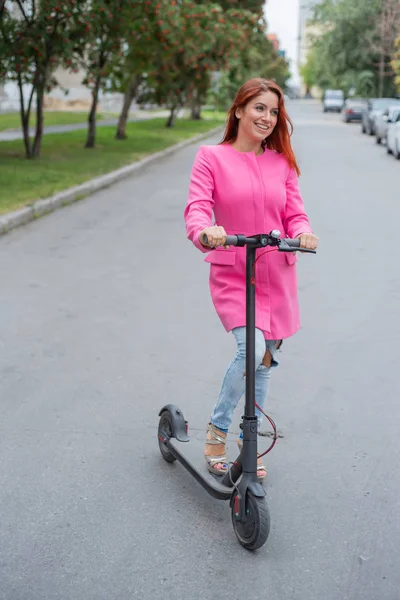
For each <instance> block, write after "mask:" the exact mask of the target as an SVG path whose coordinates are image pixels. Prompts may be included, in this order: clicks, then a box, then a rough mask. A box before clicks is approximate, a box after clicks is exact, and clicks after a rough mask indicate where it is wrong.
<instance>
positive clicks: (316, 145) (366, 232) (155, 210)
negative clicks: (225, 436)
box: [0, 102, 400, 600]
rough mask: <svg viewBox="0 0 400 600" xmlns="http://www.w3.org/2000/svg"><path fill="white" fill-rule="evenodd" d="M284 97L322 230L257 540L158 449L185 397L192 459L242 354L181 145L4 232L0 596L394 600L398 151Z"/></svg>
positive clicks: (398, 464)
mask: <svg viewBox="0 0 400 600" xmlns="http://www.w3.org/2000/svg"><path fill="white" fill-rule="evenodd" d="M290 112H291V114H292V116H293V119H294V122H295V125H296V133H295V147H296V151H297V154H298V157H299V160H300V164H301V168H302V170H303V175H302V178H301V185H302V191H303V195H304V198H305V202H306V206H307V209H308V212H309V214H310V218H311V221H312V224H313V227H314V230H315V232H316V233H317V234H318V235H319V236H320V239H321V244H320V251H319V253H318V255H317V256H309V255H302V256H301V257H300V260H299V282H300V298H301V307H302V325H303V327H302V329H301V331H300V332H299V333H298V334H297V335H296V336H294V337H293V338H292V339H291V340H289V341H287V342H286V343H285V345H284V352H283V353H282V356H281V359H282V363H281V367H280V368H279V369H278V370H277V371H276V373H275V376H274V379H273V382H272V389H271V396H270V399H269V404H268V409H269V413H270V414H271V416H272V417H273V418H274V419H275V421H276V423H277V425H278V429H279V431H280V433H281V435H282V436H283V437H282V438H280V440H279V443H278V444H277V446H276V448H275V449H274V451H273V452H272V453H271V454H270V455H269V459H268V463H267V464H268V469H269V478H268V483H267V495H268V502H269V506H270V512H271V516H272V528H271V534H270V537H269V540H268V542H267V544H266V545H265V546H264V548H262V549H261V550H260V551H258V552H256V553H249V552H247V551H245V550H244V549H243V548H242V547H241V546H240V545H239V544H238V543H237V541H236V538H235V536H234V533H233V530H232V527H231V523H230V511H229V506H228V504H227V503H223V502H219V501H216V500H213V499H212V498H211V497H210V496H208V495H207V494H206V492H205V491H204V490H203V489H202V488H201V487H200V486H199V484H197V482H195V481H194V480H192V479H191V477H190V476H189V475H188V474H187V473H186V472H185V471H184V470H183V468H182V467H181V466H180V465H179V464H177V463H175V464H174V465H172V466H171V465H168V464H167V463H165V462H164V461H163V460H162V458H161V456H160V454H159V450H158V445H157V439H156V428H157V422H158V418H157V413H158V411H159V409H160V408H161V406H162V405H163V404H165V403H168V402H173V403H176V404H178V405H179V406H180V407H181V408H182V409H183V411H184V414H185V417H186V418H188V419H189V424H190V428H191V433H192V436H193V440H192V442H190V446H189V448H188V452H189V453H190V456H191V457H193V460H194V461H196V462H197V463H198V465H199V467H200V468H202V466H203V462H202V439H203V438H204V430H205V425H206V422H207V419H208V417H209V414H210V411H211V408H212V406H213V404H214V402H215V398H216V395H217V393H218V390H219V386H220V382H221V378H222V375H223V373H224V370H225V367H226V365H227V363H228V362H229V361H230V358H231V353H233V352H234V343H233V340H232V339H231V336H229V335H228V334H226V333H225V332H224V330H223V329H222V326H221V325H220V324H219V321H218V320H217V317H216V315H215V313H214V311H213V308H212V304H211V300H210V298H209V295H208V265H206V264H204V263H203V261H202V256H201V255H200V253H198V252H197V251H196V250H195V249H194V248H193V247H192V246H191V245H190V243H189V242H187V241H186V239H185V232H184V227H183V219H182V211H183V207H184V203H185V200H186V193H187V184H188V177H189V172H190V167H191V164H192V162H193V158H194V155H195V151H196V147H195V146H193V147H189V148H186V149H184V150H182V151H181V152H179V153H177V154H176V155H174V156H172V157H169V158H166V159H164V160H162V161H160V163H159V164H157V165H153V166H149V167H147V168H146V169H144V170H143V172H142V173H141V174H140V175H136V176H134V177H132V178H131V179H128V180H124V181H122V182H121V183H120V184H118V185H115V186H113V187H112V188H109V189H107V190H104V191H102V192H99V193H97V194H95V195H94V196H93V197H91V198H88V199H86V200H84V201H82V202H80V203H78V204H75V205H73V206H70V207H68V208H65V209H62V210H60V211H57V212H56V213H53V214H51V215H50V216H48V217H46V218H43V219H40V220H38V221H36V222H34V223H31V224H30V225H28V226H26V227H25V228H21V229H18V230H15V231H13V232H11V233H10V234H8V235H6V236H3V237H2V238H0V282H1V283H0V285H1V294H0V434H1V435H0V460H1V469H0V540H1V544H0V599H1V600H47V599H48V600H103V599H104V600H131V599H132V598H141V599H146V600H147V599H149V600H150V599H151V600H152V599H153V598H157V597H160V595H162V597H166V598H169V599H170V600H183V599H187V598H190V599H193V600H197V599H199V600H200V599H202V600H214V599H218V600H228V599H229V600H239V599H240V600H241V599H242V598H249V599H251V600H265V599H266V598H268V600H305V599H307V600H376V599H379V600H399V599H400V570H399V546H400V436H399V434H398V433H399V429H400V404H399V392H398V388H399V384H398V381H399V374H398V369H399V358H400V319H399V302H400V269H399V265H398V256H399V251H398V238H399V232H398V223H399V216H400V203H399V181H400V164H399V163H398V162H397V161H395V160H394V159H393V158H391V157H388V156H386V151H385V149H384V148H380V147H379V148H378V147H376V145H375V142H374V140H373V138H369V137H365V136H362V135H361V133H360V126H359V125H345V124H343V123H342V122H341V121H340V118H339V117H338V116H337V115H324V114H323V113H322V112H321V110H320V106H319V105H315V104H310V103H300V102H293V103H292V104H291V105H290ZM217 141H218V140H217V138H214V139H211V140H210V143H214V142H217ZM239 415H240V411H239V412H238V414H237V418H236V421H235V424H234V427H233V429H232V433H233V434H234V433H235V431H237V426H238V421H239ZM233 439H234V437H233V435H232V441H233ZM266 443H267V440H265V439H262V441H261V444H262V445H265V444H266ZM233 446H234V444H233V443H232V444H231V451H232V456H233Z"/></svg>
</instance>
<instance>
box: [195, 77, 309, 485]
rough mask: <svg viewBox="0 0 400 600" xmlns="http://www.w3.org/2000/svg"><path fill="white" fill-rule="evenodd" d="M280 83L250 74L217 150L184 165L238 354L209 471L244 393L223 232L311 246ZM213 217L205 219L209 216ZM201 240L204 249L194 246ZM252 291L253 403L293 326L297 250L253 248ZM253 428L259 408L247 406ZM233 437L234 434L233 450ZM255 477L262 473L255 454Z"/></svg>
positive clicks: (241, 306) (241, 274)
mask: <svg viewBox="0 0 400 600" xmlns="http://www.w3.org/2000/svg"><path fill="white" fill-rule="evenodd" d="M289 126H290V127H291V128H292V123H291V121H290V119H289V117H288V115H287V113H286V110H285V105H284V94H283V91H282V90H281V88H280V87H279V86H278V85H276V84H275V83H274V82H272V81H268V80H266V79H259V78H256V79H250V80H249V81H247V82H246V83H245V84H244V85H243V86H242V87H241V88H240V89H239V91H238V93H237V95H236V98H235V100H234V103H233V105H232V107H231V108H230V110H229V113H228V120H227V126H226V130H225V135H224V138H223V140H222V142H221V143H220V144H218V145H217V146H202V147H201V148H200V149H199V151H198V153H197V155H196V159H195V162H194V165H193V169H192V174H191V181H190V187H189V197H188V202H187V206H186V209H185V222H186V229H187V235H188V238H189V239H190V240H191V241H192V242H193V243H194V245H195V246H196V247H197V248H198V249H199V250H201V251H202V252H208V251H209V250H210V247H211V248H212V249H213V250H212V252H210V253H209V254H208V256H207V257H206V259H205V260H206V262H209V263H210V264H211V269H210V291H211V296H212V300H213V303H214V306H215V309H216V311H217V313H218V316H219V317H220V319H221V322H222V324H223V326H224V327H225V329H226V330H227V331H231V332H232V333H233V335H234V336H235V339H236V342H237V353H236V356H235V357H234V359H233V360H232V362H231V364H230V365H229V367H228V369H227V371H226V374H225V377H224V379H223V383H222V387H221V391H220V394H219V398H218V401H217V403H216V405H215V408H214V411H213V414H212V415H211V418H210V421H209V424H208V428H207V440H206V445H205V451H204V455H205V459H206V464H207V468H208V470H209V471H210V472H211V473H214V474H218V475H223V474H224V473H226V471H227V469H228V465H227V458H226V452H225V442H226V436H227V433H228V429H229V426H230V424H231V421H232V416H233V411H234V409H235V407H236V406H237V404H238V402H239V400H240V399H241V397H242V395H243V394H244V391H245V356H246V328H245V325H246V298H245V263H246V254H245V252H246V250H245V248H237V247H229V248H228V247H224V245H225V241H226V235H229V234H235V233H243V234H245V235H252V234H256V233H269V232H270V231H271V230H273V229H278V230H279V231H280V232H281V234H282V236H283V237H290V238H300V245H301V247H303V248H310V249H315V248H316V247H317V244H318V238H317V237H316V236H315V235H314V234H313V232H312V230H311V227H310V223H309V220H308V217H307V215H306V213H305V211H304V205H303V201H302V198H301V195H300V192H299V186H298V175H299V174H300V171H299V167H298V165H297V162H296V158H295V155H294V153H293V150H292V147H291V143H290V134H289ZM213 214H214V218H215V223H214V225H213V222H212V216H213ZM204 234H206V235H207V237H208V243H209V247H205V246H204V245H203V243H202V240H203V235H204ZM258 257H259V259H258V261H257V263H256V269H257V288H256V394H255V395H256V397H255V400H256V402H257V404H258V405H259V406H260V407H261V408H262V407H263V406H264V402H265V399H266V396H267V392H268V385H269V380H270V377H271V369H272V368H273V367H274V366H277V364H278V359H277V350H278V348H279V346H280V344H281V341H282V340H283V339H284V338H288V337H290V336H292V335H293V334H294V333H296V331H297V330H298V329H299V327H300V321H299V309H298V299H297V275H296V267H295V263H296V261H297V255H295V254H291V253H289V254H287V253H279V252H264V253H262V251H259V253H258ZM256 414H257V417H258V425H260V422H261V413H260V411H259V410H257V411H256ZM240 443H241V440H240V439H239V440H238V444H239V446H240ZM257 475H258V477H259V479H260V480H263V479H264V478H265V476H266V469H265V466H264V465H263V464H262V462H261V459H258V465H257Z"/></svg>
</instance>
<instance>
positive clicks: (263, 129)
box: [254, 123, 271, 132]
mask: <svg viewBox="0 0 400 600" xmlns="http://www.w3.org/2000/svg"><path fill="white" fill-rule="evenodd" d="M254 125H255V126H256V127H258V129H260V130H261V131H264V132H266V131H269V130H270V129H271V128H270V127H269V126H268V125H260V124H259V123H254Z"/></svg>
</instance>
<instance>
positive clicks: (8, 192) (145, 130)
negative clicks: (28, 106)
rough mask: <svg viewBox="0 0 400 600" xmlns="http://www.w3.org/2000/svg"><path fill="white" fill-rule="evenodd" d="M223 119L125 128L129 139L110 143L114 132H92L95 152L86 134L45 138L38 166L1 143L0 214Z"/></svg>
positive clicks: (19, 145) (16, 145)
mask: <svg viewBox="0 0 400 600" xmlns="http://www.w3.org/2000/svg"><path fill="white" fill-rule="evenodd" d="M223 121H224V119H204V120H201V121H189V120H187V119H178V120H177V121H176V124H175V126H174V127H173V128H171V129H167V128H166V127H165V119H160V118H157V119H151V120H147V121H140V122H136V123H129V124H128V126H127V135H128V139H127V140H124V141H118V140H116V139H115V137H114V136H115V127H108V126H107V127H99V128H98V129H97V143H96V148H95V149H92V150H87V149H85V148H84V144H85V141H86V130H82V131H71V132H68V133H63V134H53V135H46V136H44V137H43V142H42V155H41V158H40V159H38V160H26V159H25V156H24V146H23V142H22V140H18V141H13V142H1V143H0V213H6V212H9V211H11V210H15V209H17V208H21V207H23V206H27V205H29V204H32V203H33V202H34V201H35V200H38V199H39V198H46V197H48V196H51V195H52V194H55V193H56V192H59V191H62V190H65V189H67V188H69V187H72V186H74V185H78V184H80V183H83V182H85V181H87V180H89V179H92V178H93V177H96V176H99V175H103V174H105V173H108V172H110V171H113V170H114V169H118V168H119V167H122V166H124V165H127V164H129V163H132V162H135V161H137V160H140V159H141V158H144V157H145V156H148V155H149V154H152V153H154V152H157V151H159V150H163V149H165V148H167V147H168V146H171V145H173V144H176V143H177V142H180V141H182V140H185V139H187V138H190V137H192V136H194V135H197V134H199V133H202V132H206V131H208V130H210V129H213V128H214V127H218V126H219V125H223Z"/></svg>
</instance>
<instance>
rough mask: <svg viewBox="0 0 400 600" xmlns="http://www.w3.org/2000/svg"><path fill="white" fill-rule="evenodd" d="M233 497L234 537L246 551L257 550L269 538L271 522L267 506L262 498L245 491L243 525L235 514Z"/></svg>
mask: <svg viewBox="0 0 400 600" xmlns="http://www.w3.org/2000/svg"><path fill="white" fill-rule="evenodd" d="M235 496H236V492H235V494H234V496H233V498H232V500H233V501H232V503H231V506H232V525H233V529H234V531H235V534H236V537H237V539H238V540H239V542H240V543H241V544H242V546H243V547H244V548H246V549H247V550H257V549H258V548H261V546H263V545H264V544H265V542H266V541H267V539H268V536H269V530H270V526H271V520H270V516H269V510H268V505H267V502H266V499H265V497H264V498H257V497H256V496H253V494H252V493H251V492H250V491H247V497H246V509H245V510H246V520H245V522H244V523H241V522H240V521H238V519H237V517H236V513H235Z"/></svg>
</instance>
